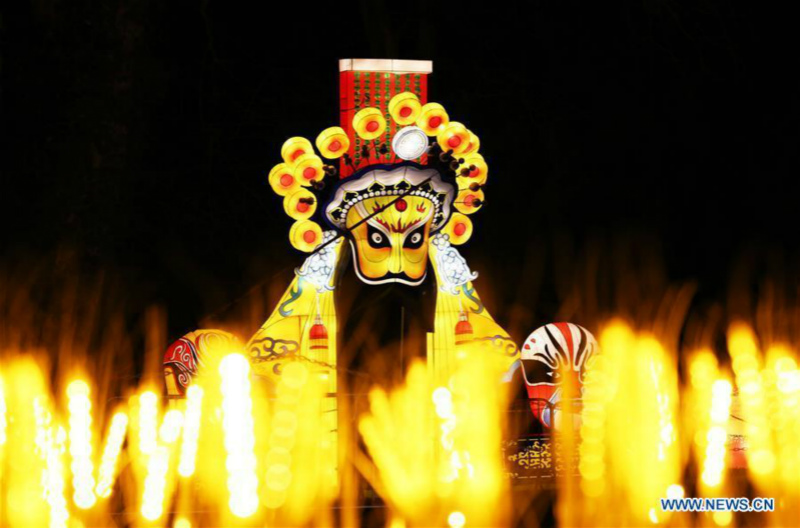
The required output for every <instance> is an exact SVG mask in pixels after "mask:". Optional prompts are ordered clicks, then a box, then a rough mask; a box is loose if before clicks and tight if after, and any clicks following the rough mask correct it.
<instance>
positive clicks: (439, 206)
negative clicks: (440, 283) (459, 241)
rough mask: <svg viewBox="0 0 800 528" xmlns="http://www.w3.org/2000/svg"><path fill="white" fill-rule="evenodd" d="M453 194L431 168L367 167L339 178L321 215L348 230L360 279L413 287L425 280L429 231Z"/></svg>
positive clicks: (441, 220)
mask: <svg viewBox="0 0 800 528" xmlns="http://www.w3.org/2000/svg"><path fill="white" fill-rule="evenodd" d="M417 186H418V187H417ZM412 187H417V188H416V189H415V190H413V191H411V192H410V193H408V191H409V189H411V188H412ZM406 193H408V194H406ZM454 194H455V189H454V187H453V186H452V185H451V184H449V183H445V182H444V181H442V178H441V176H440V174H439V172H438V171H436V170H435V169H432V168H425V167H421V166H419V165H417V164H415V163H410V162H409V163H405V164H401V165H397V166H392V167H388V168H387V169H384V168H377V169H376V168H371V169H370V170H368V171H367V172H365V173H364V174H361V175H359V174H355V175H354V176H353V177H351V178H348V179H347V180H345V181H344V182H342V184H341V185H340V186H339V187H338V188H337V190H336V192H335V194H334V199H333V201H332V202H331V203H330V205H329V206H328V208H327V216H328V219H329V220H330V221H331V222H332V223H333V224H334V225H336V226H337V227H339V228H343V230H346V231H347V232H348V233H349V234H350V244H351V246H352V248H353V253H354V261H355V269H356V273H357V274H358V277H359V278H360V279H361V280H362V281H364V282H366V283H367V284H385V283H390V282H399V283H402V284H408V285H411V286H416V285H418V284H420V283H421V282H422V281H423V280H424V279H425V275H426V270H427V261H428V241H429V239H430V236H431V234H433V233H435V232H437V231H438V230H439V229H441V228H442V227H443V226H444V225H445V223H446V222H447V220H448V218H449V217H450V206H451V204H452V201H453V196H454ZM401 195H402V196H401Z"/></svg>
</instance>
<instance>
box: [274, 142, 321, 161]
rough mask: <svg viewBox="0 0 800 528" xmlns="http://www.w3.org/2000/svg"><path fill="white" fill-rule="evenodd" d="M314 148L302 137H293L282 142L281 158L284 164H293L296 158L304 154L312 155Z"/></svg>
mask: <svg viewBox="0 0 800 528" xmlns="http://www.w3.org/2000/svg"><path fill="white" fill-rule="evenodd" d="M313 153H314V147H312V146H311V142H310V141H309V140H307V139H306V138H304V137H293V138H289V139H287V140H286V141H284V143H283V146H282V147H281V157H282V158H283V161H285V162H286V163H289V164H291V163H294V162H295V161H297V158H299V157H300V156H302V155H304V154H313Z"/></svg>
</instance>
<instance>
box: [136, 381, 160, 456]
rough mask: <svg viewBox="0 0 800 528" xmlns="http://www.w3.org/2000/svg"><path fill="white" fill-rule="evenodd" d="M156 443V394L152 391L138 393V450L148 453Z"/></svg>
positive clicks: (154, 447) (153, 449) (151, 451)
mask: <svg viewBox="0 0 800 528" xmlns="http://www.w3.org/2000/svg"><path fill="white" fill-rule="evenodd" d="M157 444H158V396H156V393H155V392H153V391H145V392H143V393H142V394H140V395H139V451H141V453H142V454H144V455H149V454H151V453H153V451H155V449H156V446H157Z"/></svg>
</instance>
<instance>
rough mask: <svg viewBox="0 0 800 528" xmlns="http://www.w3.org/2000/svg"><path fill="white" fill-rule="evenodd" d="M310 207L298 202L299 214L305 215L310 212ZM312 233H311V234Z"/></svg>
mask: <svg viewBox="0 0 800 528" xmlns="http://www.w3.org/2000/svg"><path fill="white" fill-rule="evenodd" d="M309 207H311V206H310V205H308V204H307V203H305V202H297V212H299V213H305V212H306V211H308V208H309ZM310 232H311V231H309V233H310Z"/></svg>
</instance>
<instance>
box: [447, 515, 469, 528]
mask: <svg viewBox="0 0 800 528" xmlns="http://www.w3.org/2000/svg"><path fill="white" fill-rule="evenodd" d="M466 523H467V518H466V517H465V516H464V514H463V513H461V512H460V511H454V512H452V513H451V514H450V515H448V516H447V524H448V525H449V526H451V527H452V528H461V527H462V526H464V525H465V524H466Z"/></svg>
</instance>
